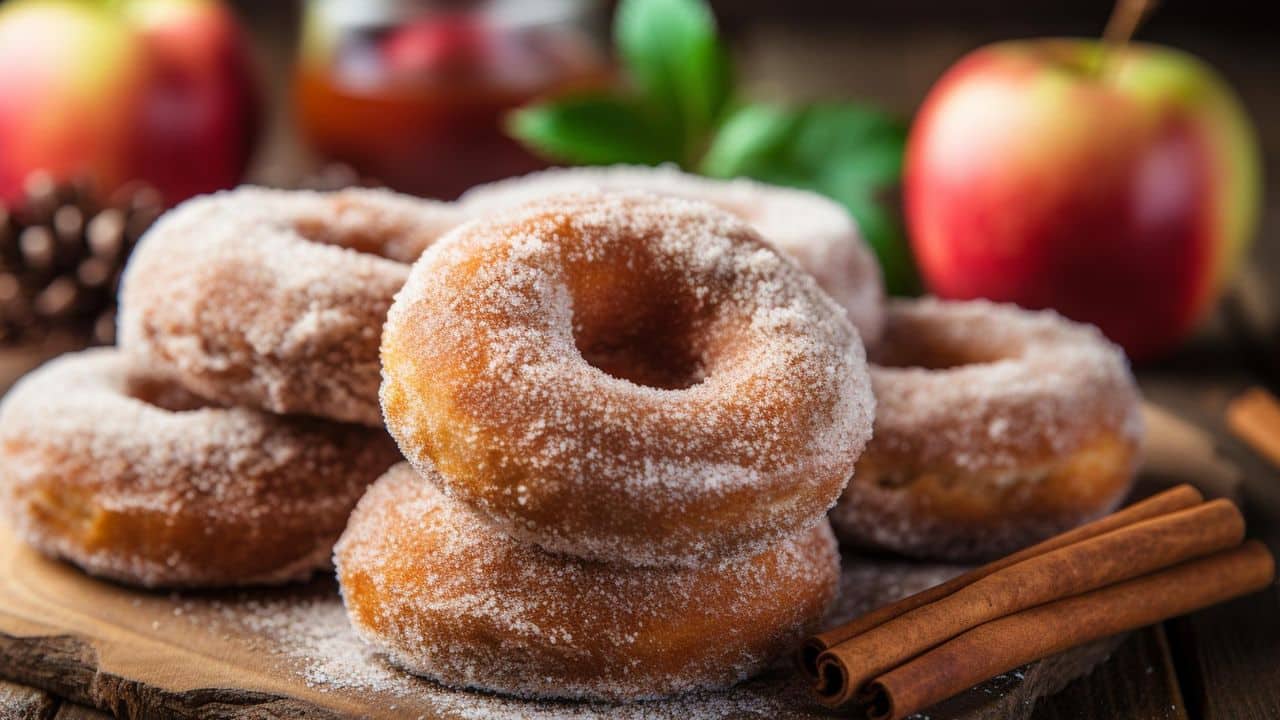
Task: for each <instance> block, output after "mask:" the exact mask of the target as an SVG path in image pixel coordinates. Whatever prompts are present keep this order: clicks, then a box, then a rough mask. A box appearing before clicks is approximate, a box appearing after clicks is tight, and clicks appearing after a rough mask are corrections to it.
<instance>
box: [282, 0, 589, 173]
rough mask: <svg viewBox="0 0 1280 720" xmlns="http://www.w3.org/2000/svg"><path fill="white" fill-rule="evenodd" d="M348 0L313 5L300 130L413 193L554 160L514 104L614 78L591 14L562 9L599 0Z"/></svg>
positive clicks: (300, 75)
mask: <svg viewBox="0 0 1280 720" xmlns="http://www.w3.org/2000/svg"><path fill="white" fill-rule="evenodd" d="M343 4H344V3H343V2H339V1H335V0H327V1H326V0H315V1H313V3H312V4H310V5H308V9H307V17H306V20H305V25H304V30H303V43H302V51H301V54H300V58H299V61H298V66H297V75H296V78H295V88H294V92H295V108H296V113H297V119H298V122H299V125H300V129H301V131H302V134H303V136H304V138H305V140H306V141H307V143H308V144H309V145H310V147H311V148H312V149H313V150H315V151H316V152H317V153H318V154H319V155H321V156H323V157H325V158H327V159H330V160H336V161H341V162H345V163H348V164H350V165H351V166H352V167H354V168H355V169H356V170H357V171H358V172H360V173H361V174H363V175H365V176H368V177H370V178H373V179H375V180H377V181H380V182H383V183H386V184H387V185H388V186H390V187H392V188H394V189H397V190H400V191H403V192H409V193H414V194H417V195H423V196H427V197H437V198H444V199H451V198H454V197H456V196H457V195H458V194H460V193H461V192H462V191H464V190H466V189H467V188H469V187H471V186H473V185H477V184H479V183H483V182H488V181H491V180H496V179H499V178H503V177H508V176H511V175H519V174H523V173H527V172H531V171H533V170H537V169H540V168H543V167H546V162H545V161H543V160H542V159H540V158H538V157H536V156H535V155H533V154H532V153H530V152H529V151H527V150H525V149H524V148H523V147H522V146H521V145H520V144H519V143H518V142H517V141H515V140H513V139H512V138H511V137H509V136H508V135H507V134H506V132H505V130H504V127H503V124H504V122H505V117H506V115H507V113H508V112H509V111H511V110H513V109H515V108H518V107H520V106H522V105H524V104H526V103H528V102H530V101H533V100H539V99H543V98H547V97H554V96H557V95H563V94H567V93H572V92H577V91H582V90H587V89H590V88H596V87H602V86H604V85H605V84H606V83H607V82H609V80H610V79H611V72H610V69H609V66H608V62H607V60H606V55H605V54H604V52H603V50H602V49H601V47H600V46H599V44H598V43H596V42H595V40H594V39H593V37H592V34H591V32H590V31H589V29H588V28H587V27H585V26H584V24H583V23H582V22H581V18H579V17H576V16H575V17H571V18H569V19H568V20H566V18H565V17H564V16H563V12H564V10H565V9H566V8H570V9H572V8H578V9H579V10H581V9H582V8H583V7H587V6H591V5H593V4H592V3H575V2H551V3H546V4H545V5H546V6H547V7H549V8H550V10H549V11H547V10H546V9H545V8H544V11H543V12H542V13H541V14H539V13H537V12H532V11H531V10H530V9H531V8H536V7H537V6H540V5H543V3H540V2H538V1H537V0H534V1H533V2H528V1H527V0H526V1H525V2H524V3H461V4H459V3H393V4H392V5H393V6H395V7H397V8H398V15H397V14H392V15H383V16H376V15H375V16H370V14H369V13H367V12H365V14H364V15H361V12H362V11H367V10H368V8H369V6H364V7H363V8H360V9H358V10H356V9H351V8H347V9H346V10H350V12H348V14H346V15H343V14H341V13H337V12H335V11H334V7H335V6H341V5H343ZM346 4H348V5H349V4H351V3H346ZM356 4H357V5H359V3H356ZM371 5H376V6H380V7H385V6H384V5H383V4H381V3H373V4H371ZM437 5H439V6H443V7H440V8H436V7H434V6H437ZM504 8H505V9H504ZM513 8H514V9H513ZM520 8H523V10H521V9H520ZM557 13H561V14H559V15H558V14H557ZM569 20H572V21H569Z"/></svg>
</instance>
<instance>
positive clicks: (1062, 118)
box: [904, 40, 1261, 359]
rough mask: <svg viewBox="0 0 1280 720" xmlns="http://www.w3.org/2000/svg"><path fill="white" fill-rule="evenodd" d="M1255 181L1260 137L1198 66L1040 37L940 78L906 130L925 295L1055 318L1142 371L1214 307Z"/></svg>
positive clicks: (1248, 217) (1245, 234)
mask: <svg viewBox="0 0 1280 720" xmlns="http://www.w3.org/2000/svg"><path fill="white" fill-rule="evenodd" d="M1260 177H1261V170H1260V168H1259V153H1258V148H1257V141H1256V139H1255V134H1254V131H1253V128H1252V127H1251V125H1250V123H1249V121H1248V119H1247V117H1246V116H1245V113H1244V111H1243V110H1242V108H1241V105H1240V103H1239V101H1238V100H1237V99H1236V97H1235V96H1234V95H1233V94H1232V92H1231V90H1230V89H1229V88H1228V87H1227V85H1226V84H1225V83H1224V82H1223V81H1222V80H1221V78H1219V77H1218V75H1217V74H1216V73H1214V71H1213V70H1212V69H1211V68H1209V67H1208V66H1206V65H1205V64H1204V63H1202V62H1200V61H1198V60H1197V59H1195V58H1193V57H1191V56H1189V55H1187V54H1185V53H1182V52H1179V51H1176V50H1172V49H1169V48H1162V47H1157V46H1152V45H1142V44H1132V45H1127V46H1125V47H1122V48H1119V49H1116V50H1114V51H1110V52H1107V53H1106V54H1105V55H1104V54H1103V48H1102V47H1101V44H1100V43H1097V42H1093V41H1087V40H1033V41H1022V42H1009V43H1001V44H997V45H993V46H990V47H986V48H983V49H980V50H978V51H975V52H973V53H971V54H970V55H968V56H967V57H965V58H963V59H962V60H961V61H960V62H959V63H957V64H956V65H955V66H954V67H952V68H951V69H950V70H949V71H948V72H947V73H946V74H945V75H944V76H943V77H942V79H941V80H940V81H939V82H938V84H937V85H936V86H935V87H934V89H933V90H932V91H931V92H930V94H929V96H928V98H927V99H926V100H925V103H924V105H923V107H922V108H921V110H920V113H919V115H918V116H917V119H916V121H915V124H914V126H913V128H912V130H911V135H910V139H909V141H908V147H907V157H906V167H905V177H904V194H905V195H904V201H905V205H906V212H907V221H908V226H909V229H910V234H911V242H912V247H913V249H914V251H915V254H916V258H917V260H918V262H919V265H920V269H921V272H922V274H923V276H924V279H925V282H926V284H927V285H928V287H929V289H930V290H931V291H932V292H934V293H936V294H937V295H940V296H942V297H947V298H977V297H985V298H991V299H994V300H1002V301H1009V302H1014V303H1017V304H1019V305H1023V306H1025V307H1031V308H1055V309H1057V310H1059V311H1061V312H1062V313H1063V314H1065V315H1067V316H1068V317H1071V318H1074V319H1076V320H1081V321H1084V322H1090V323H1094V324H1096V325H1097V326H1099V327H1100V328H1101V329H1102V331H1103V332H1104V333H1106V334H1107V335H1108V336H1109V337H1110V338H1112V339H1113V340H1115V341H1116V342H1118V343H1119V344H1120V345H1122V346H1123V347H1124V348H1125V350H1126V351H1128V353H1129V354H1130V356H1131V357H1133V358H1135V359H1145V358H1150V357H1153V356H1155V355H1158V354H1159V353H1162V352H1164V351H1167V350H1168V349H1170V348H1172V347H1173V346H1175V345H1176V344H1177V343H1178V342H1179V341H1180V340H1182V339H1183V338H1184V337H1186V335H1187V334H1188V333H1189V332H1190V331H1191V330H1192V329H1193V328H1194V326H1195V325H1196V323H1197V322H1198V321H1199V320H1200V319H1202V318H1203V317H1204V315H1205V314H1206V313H1207V312H1208V311H1209V309H1210V308H1211V307H1212V306H1213V304H1214V301H1215V300H1216V298H1217V297H1218V295H1219V293H1220V291H1221V290H1222V288H1223V286H1224V285H1225V284H1226V283H1227V281H1228V280H1229V279H1230V277H1231V274H1232V272H1233V270H1234V269H1235V268H1236V266H1237V265H1238V264H1239V262H1240V260H1241V258H1242V256H1243V254H1244V251H1245V249H1246V247H1247V246H1248V244H1249V242H1250V240H1251V238H1252V235H1253V233H1254V230H1255V228H1256V225H1257V217H1258V207H1259V201H1260V184H1261V179H1260Z"/></svg>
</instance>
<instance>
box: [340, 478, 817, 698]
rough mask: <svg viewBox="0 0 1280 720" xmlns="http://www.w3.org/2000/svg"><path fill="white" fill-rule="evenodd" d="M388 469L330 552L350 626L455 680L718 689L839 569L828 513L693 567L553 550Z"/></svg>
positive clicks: (797, 633) (651, 690)
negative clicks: (768, 543) (767, 542)
mask: <svg viewBox="0 0 1280 720" xmlns="http://www.w3.org/2000/svg"><path fill="white" fill-rule="evenodd" d="M428 472H429V474H428V475H426V476H425V477H421V476H419V475H418V474H417V473H416V472H415V471H414V470H413V469H412V468H411V467H410V466H409V465H407V464H401V465H397V466H395V467H393V468H392V469H391V470H390V471H389V472H388V473H387V474H386V475H385V476H384V477H383V478H382V479H380V480H379V481H378V482H377V483H375V484H374V485H373V487H371V488H370V489H369V492H368V493H367V494H366V495H365V497H364V498H363V499H362V500H361V501H360V504H359V506H358V507H357V508H356V511H355V513H354V514H353V515H352V518H351V524H350V525H349V527H348V528H347V531H346V533H345V534H344V535H343V536H342V539H341V541H339V543H338V545H337V548H336V549H335V565H336V566H337V568H338V578H339V582H340V583H341V587H342V594H343V599H344V601H345V603H346V607H347V614H348V617H349V618H350V620H351V623H352V625H353V627H354V628H355V629H356V632H357V633H358V634H359V635H360V636H361V637H362V638H363V639H364V640H365V641H367V642H369V643H371V644H373V645H375V646H376V647H379V648H381V649H383V650H385V651H386V652H387V654H388V655H389V657H390V659H391V660H392V662H394V663H395V664H397V665H399V666H401V667H403V668H405V669H406V670H409V671H410V672H413V673H416V674H420V675H425V676H428V677H431V678H433V679H435V680H437V681H439V682H441V683H443V684H445V685H449V686H453V687H465V688H479V689H483V690H490V691H494V692H499V693H504V694H509V695H517V696H522V697H559V698H583V699H600V700H610V701H620V700H637V699H645V698H655V697H660V696H664V695H670V694H674V693H678V692H683V691H688V690H694V689H702V688H706V689H714V688H723V687H728V686H730V685H732V684H734V683H736V682H739V681H741V680H743V679H745V678H747V677H749V676H751V675H752V674H754V673H756V672H759V671H760V670H762V669H764V668H765V667H766V666H767V665H768V663H769V662H770V661H771V660H772V659H774V658H776V657H778V656H779V655H780V654H782V653H785V652H787V651H788V650H790V649H792V648H793V647H794V646H795V644H796V643H797V642H798V641H799V640H800V639H801V638H802V637H803V636H804V635H805V634H806V633H807V632H809V631H811V630H812V629H813V628H814V627H815V625H816V624H817V623H818V622H819V621H820V620H821V618H822V616H823V613H824V612H825V611H826V609H827V608H828V606H829V605H830V604H831V602H832V601H833V599H834V598H835V595H836V592H837V586H838V583H839V577H840V568H839V555H838V552H837V549H836V543H835V538H834V537H833V536H832V534H831V529H830V527H829V526H828V525H827V523H826V522H825V521H822V522H821V523H820V524H818V525H816V526H814V527H811V528H809V529H806V530H803V531H801V532H800V533H799V534H797V535H795V536H792V537H789V538H786V539H783V540H782V541H780V542H779V543H778V544H776V545H774V546H772V547H770V548H769V549H768V550H766V551H764V552H762V553H760V554H759V555H755V556H749V557H745V558H740V559H735V560H724V561H720V562H715V563H708V564H707V565H705V566H703V567H700V568H696V569H684V568H635V567H626V566H620V565H610V564H603V563H595V562H589V561H582V560H577V559H574V558H569V557H566V556H561V555H550V554H547V553H544V552H542V551H540V550H538V549H537V548H535V547H532V546H529V545H524V544H521V543H519V542H517V541H515V540H513V539H511V538H508V537H505V536H504V535H503V534H502V533H500V532H497V531H496V530H495V529H494V528H493V527H492V526H491V525H490V524H489V523H487V522H485V521H484V520H483V519H482V518H481V517H480V516H478V515H476V514H475V513H473V512H472V511H471V510H469V509H468V508H467V507H466V506H465V505H463V504H462V503H459V502H456V501H454V500H451V499H449V498H448V496H446V495H445V494H444V493H442V492H440V490H439V489H438V488H437V484H438V483H441V482H442V481H443V479H442V478H441V477H440V476H439V475H438V474H436V473H434V472H433V471H430V469H428Z"/></svg>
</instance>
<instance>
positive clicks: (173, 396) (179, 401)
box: [124, 376, 217, 412]
mask: <svg viewBox="0 0 1280 720" xmlns="http://www.w3.org/2000/svg"><path fill="white" fill-rule="evenodd" d="M124 394H125V395H126V396H127V397H130V398H133V399H134V400H137V401H139V402H144V403H146V404H148V405H152V406H154V407H158V408H160V409H161V410H168V411H169V412H191V411H192V410H204V409H206V408H211V407H217V405H216V404H215V403H211V402H209V401H208V400H205V399H204V398H202V397H200V396H198V395H195V394H192V393H190V392H187V391H186V390H184V389H182V388H180V387H178V386H177V385H174V384H173V383H171V382H166V381H164V380H161V379H159V378H156V377H145V376H132V377H128V378H126V379H125V387H124Z"/></svg>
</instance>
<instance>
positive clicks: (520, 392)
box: [382, 193, 874, 565]
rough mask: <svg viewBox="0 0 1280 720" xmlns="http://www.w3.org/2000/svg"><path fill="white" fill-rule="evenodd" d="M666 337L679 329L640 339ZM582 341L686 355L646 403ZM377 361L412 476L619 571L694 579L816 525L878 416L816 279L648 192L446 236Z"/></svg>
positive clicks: (533, 209)
mask: <svg viewBox="0 0 1280 720" xmlns="http://www.w3.org/2000/svg"><path fill="white" fill-rule="evenodd" d="M651 316H652V317H651ZM655 318H656V319H655ZM629 323H630V324H629ZM632 326H634V327H632ZM653 327H662V328H667V329H668V332H674V331H671V330H670V328H673V327H677V328H680V330H679V332H680V333H681V334H680V335H679V336H676V337H673V338H672V339H671V342H669V343H658V344H657V345H655V346H653V347H642V348H641V349H640V350H635V349H634V348H632V347H631V346H630V345H628V343H630V342H632V339H633V338H636V337H640V338H643V339H642V340H641V343H642V344H643V343H645V342H649V340H648V338H651V337H652V334H653V333H652V331H651V330H652V328H653ZM580 345H582V346H584V347H586V348H588V350H589V351H591V352H597V353H598V354H600V355H602V356H603V358H604V359H603V360H600V362H602V363H613V362H615V361H616V360H617V358H616V357H615V355H620V356H622V357H623V358H624V360H625V359H633V358H634V357H635V356H641V358H642V360H643V361H644V362H641V361H640V360H634V361H633V362H632V364H635V365H643V364H644V363H646V362H648V358H649V356H650V355H653V356H657V357H659V361H658V365H659V366H660V367H659V368H658V370H661V371H663V372H666V371H667V370H668V369H669V368H667V365H671V364H673V363H672V361H671V357H672V356H673V355H676V354H681V353H685V352H687V353H688V355H689V356H691V357H692V360H691V361H689V362H687V363H684V364H681V365H680V367H681V368H682V370H681V372H680V373H677V375H678V377H676V378H675V380H676V381H677V382H676V384H675V385H673V386H671V387H672V388H674V389H670V388H664V387H652V386H646V385H644V384H638V383H637V382H632V381H631V380H628V379H625V378H624V377H615V376H613V375H610V374H609V373H607V372H605V371H603V370H601V368H600V367H596V366H593V365H592V364H591V363H589V362H588V361H587V360H586V359H585V358H584V352H586V351H584V350H581V349H580V348H579V346H580ZM600 347H604V348H605V350H603V351H599V350H598V348H600ZM619 348H620V350H619ZM614 351H616V352H615V353H614V355H610V353H611V352H614ZM646 353H648V354H646ZM383 360H384V382H383V388H382V399H383V405H384V409H385V412H386V416H387V422H388V427H389V428H390V430H391V432H392V434H393V436H395V437H396V438H397V440H398V442H399V443H400V445H401V449H402V450H403V451H404V452H405V454H406V457H408V458H409V460H410V461H411V462H413V463H415V465H416V466H417V467H418V468H419V470H421V471H424V472H426V470H425V468H427V467H431V466H435V467H438V468H439V470H440V472H441V474H442V475H443V476H444V477H445V478H446V481H445V484H444V489H445V490H446V492H449V493H450V494H452V495H454V496H456V497H459V498H462V499H465V500H466V501H467V502H468V504H470V505H471V506H473V507H475V508H477V509H478V510H480V511H481V512H483V513H484V514H485V515H487V516H488V517H489V518H490V519H491V520H493V521H494V522H497V523H499V524H500V526H501V527H502V528H503V529H504V530H505V531H506V532H509V533H512V534H515V535H516V536H517V537H519V538H521V539H523V540H525V541H529V542H535V543H537V544H539V545H541V546H543V547H544V548H547V549H550V550H553V551H557V552H565V553H569V554H573V555H577V556H581V557H587V558H595V559H602V560H612V561H617V562H624V563H628V564H645V565H661V564H684V565H695V564H697V563H699V562H701V561H705V560H707V559H709V558H717V557H724V556H728V555H738V554H743V553H750V552H755V551H759V550H760V549H762V548H763V547H765V546H766V545H768V544H769V543H771V542H773V541H775V540H776V539H778V538H779V537H782V536H784V535H789V534H792V533H794V532H796V531H797V530H800V529H803V528H805V527H810V526H812V525H813V524H814V523H816V522H818V520H819V519H820V518H821V516H822V514H823V512H825V511H826V510H827V509H828V508H829V507H830V506H831V504H833V503H834V500H835V498H836V497H837V496H838V495H839V492H840V489H841V487H842V486H843V484H844V482H845V480H846V478H847V477H848V476H849V474H850V473H851V472H852V468H853V462H854V461H855V460H856V458H857V456H858V453H859V452H860V451H861V448H862V446H863V445H864V444H865V442H866V440H867V437H868V433H869V429H870V423H871V417H872V414H873V406H874V401H873V398H872V396H871V393H870V386H869V380H868V377H867V375H866V370H865V361H864V356H863V351H862V346H861V343H860V342H859V340H858V336H857V333H856V331H854V330H853V328H852V327H851V326H850V325H849V323H848V321H847V320H846V319H845V318H844V316H843V313H841V312H840V310H839V308H838V307H837V306H836V305H835V304H834V303H833V302H832V301H831V299H830V298H829V297H827V296H826V295H825V294H824V293H822V292H821V291H820V290H819V289H818V288H817V286H816V285H815V284H814V281H813V279H812V278H810V277H809V276H807V275H806V274H804V273H803V272H801V271H800V270H799V269H798V268H796V267H795V266H794V265H793V264H792V263H791V262H789V261H787V260H786V259H784V258H783V257H782V256H780V255H778V254H777V253H775V252H773V251H772V250H771V249H770V248H769V247H768V246H767V245H765V244H764V243H762V242H761V241H760V239H759V238H758V236H757V235H756V234H755V233H754V232H753V231H752V230H751V229H750V228H749V227H747V226H746V225H745V224H744V223H742V222H741V221H740V220H737V219H736V218H734V217H733V216H731V215H729V214H727V213H724V212H722V211H718V210H715V209H714V208H712V207H711V206H708V205H705V204H701V203H694V202H689V201H684V200H679V199H675V198H660V197H656V196H652V195H647V194H643V193H587V194H582V195H576V196H564V197H561V198H558V199H554V200H546V201H543V202H542V203H540V204H539V203H535V204H532V205H530V206H528V207H526V208H523V209H521V210H518V211H513V212H512V213H511V214H508V215H502V216H498V217H495V218H493V219H490V220H479V221H473V222H472V223H469V224H467V225H464V226H462V227H460V228H458V229H457V230H455V231H454V232H452V233H450V234H449V235H448V236H447V237H446V238H444V239H442V240H441V241H440V242H439V243H438V244H437V245H435V246H433V247H432V248H431V249H430V250H428V251H427V252H426V253H425V254H424V255H423V257H422V259H421V260H420V261H419V262H418V263H417V264H416V265H415V266H414V269H413V272H412V274H411V276H410V278H409V281H408V283H407V284H406V285H405V287H404V289H403V290H402V291H401V292H400V293H399V294H398V295H397V299H396V302H395V304H394V305H393V307H392V309H391V311H390V313H389V316H388V322H387V326H386V329H385V332H384V336H383ZM664 363H665V365H664ZM624 364H625V363H624ZM686 366H688V367H686ZM646 368H647V366H646ZM689 368H692V369H689ZM660 374H661V373H660Z"/></svg>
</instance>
